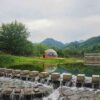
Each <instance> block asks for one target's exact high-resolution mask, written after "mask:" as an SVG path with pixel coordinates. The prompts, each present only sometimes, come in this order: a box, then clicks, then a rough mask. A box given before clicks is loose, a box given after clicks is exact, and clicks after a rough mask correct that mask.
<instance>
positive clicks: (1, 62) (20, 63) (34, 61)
mask: <svg viewBox="0 0 100 100" xmlns="http://www.w3.org/2000/svg"><path fill="white" fill-rule="evenodd" d="M76 62H83V60H80V59H77V58H52V59H51V58H48V59H46V58H42V57H40V58H39V57H22V56H13V55H7V54H3V55H0V67H6V68H14V69H28V70H39V71H42V70H43V64H66V63H76Z"/></svg>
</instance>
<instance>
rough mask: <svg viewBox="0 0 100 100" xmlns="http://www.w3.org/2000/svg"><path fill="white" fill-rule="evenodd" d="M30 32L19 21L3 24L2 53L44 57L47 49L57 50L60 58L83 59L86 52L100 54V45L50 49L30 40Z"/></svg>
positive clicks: (0, 34) (0, 41)
mask: <svg viewBox="0 0 100 100" xmlns="http://www.w3.org/2000/svg"><path fill="white" fill-rule="evenodd" d="M29 35H30V32H29V31H28V29H27V28H26V26H25V25H24V24H22V23H19V22H17V21H14V22H11V23H7V24H4V23H3V24H2V25H1V27H0V51H3V52H5V53H8V54H12V55H22V56H42V55H43V53H44V51H45V50H46V49H49V48H52V49H55V50H56V51H57V53H58V55H59V56H60V57H82V56H83V55H84V52H99V51H100V44H96V45H94V46H87V47H82V48H79V47H77V48H76V46H73V48H67V47H66V48H61V49H59V48H57V47H48V46H46V45H43V44H36V43H32V42H31V41H29V40H28V37H29Z"/></svg>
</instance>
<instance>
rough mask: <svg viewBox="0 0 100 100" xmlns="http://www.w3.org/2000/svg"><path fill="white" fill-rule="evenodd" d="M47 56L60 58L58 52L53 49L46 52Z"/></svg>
mask: <svg viewBox="0 0 100 100" xmlns="http://www.w3.org/2000/svg"><path fill="white" fill-rule="evenodd" d="M45 54H46V55H47V56H51V57H57V56H58V54H57V52H56V51H55V50H53V49H48V50H45Z"/></svg>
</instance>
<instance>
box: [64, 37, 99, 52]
mask: <svg viewBox="0 0 100 100" xmlns="http://www.w3.org/2000/svg"><path fill="white" fill-rule="evenodd" d="M65 48H68V49H76V50H83V51H91V52H100V36H97V37H92V38H90V39H88V40H86V41H82V42H79V41H75V42H71V43H69V44H68V45H66V47H65Z"/></svg>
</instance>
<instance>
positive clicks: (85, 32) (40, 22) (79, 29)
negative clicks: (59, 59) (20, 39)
mask: <svg viewBox="0 0 100 100" xmlns="http://www.w3.org/2000/svg"><path fill="white" fill-rule="evenodd" d="M99 5H100V0H0V23H3V22H5V23H6V22H11V21H14V20H15V19H16V20H18V21H21V22H23V23H24V24H26V26H27V27H28V29H29V31H30V33H31V36H30V38H29V40H31V41H33V42H39V41H42V40H43V39H45V38H47V37H52V38H55V39H58V40H61V41H62V42H70V41H74V40H80V39H87V38H89V37H92V36H97V35H100V28H99V26H100V6H99Z"/></svg>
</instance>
